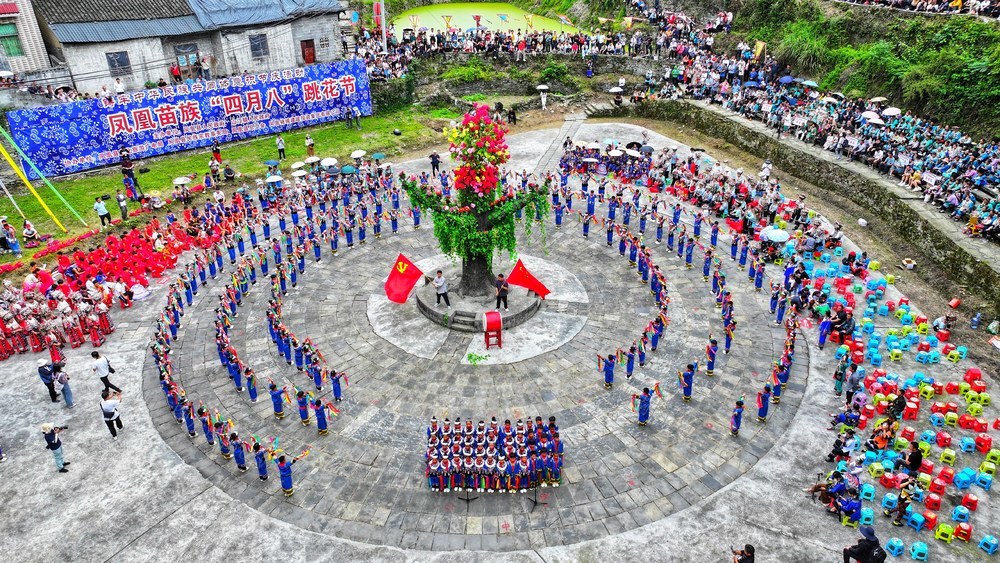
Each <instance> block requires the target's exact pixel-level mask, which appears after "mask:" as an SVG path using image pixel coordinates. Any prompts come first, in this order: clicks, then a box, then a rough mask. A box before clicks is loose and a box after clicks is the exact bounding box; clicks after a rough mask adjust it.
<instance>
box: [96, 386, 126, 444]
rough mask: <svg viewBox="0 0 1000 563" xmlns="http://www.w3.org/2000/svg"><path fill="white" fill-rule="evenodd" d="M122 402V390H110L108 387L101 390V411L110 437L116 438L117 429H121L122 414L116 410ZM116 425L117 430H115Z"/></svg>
mask: <svg viewBox="0 0 1000 563" xmlns="http://www.w3.org/2000/svg"><path fill="white" fill-rule="evenodd" d="M121 403H122V392H121V391H115V392H113V393H112V392H111V390H110V389H105V390H104V391H101V413H102V414H103V415H104V423H105V424H107V425H108V430H109V431H110V432H111V439H112V440H117V439H118V430H121V429H122V416H121V413H119V412H118V405H120V404H121ZM116 427H117V429H118V430H115V428H116Z"/></svg>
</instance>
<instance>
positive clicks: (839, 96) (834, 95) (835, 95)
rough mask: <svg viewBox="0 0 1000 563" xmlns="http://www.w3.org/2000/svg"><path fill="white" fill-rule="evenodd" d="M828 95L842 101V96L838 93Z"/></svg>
mask: <svg viewBox="0 0 1000 563" xmlns="http://www.w3.org/2000/svg"><path fill="white" fill-rule="evenodd" d="M830 95H831V96H833V97H834V98H837V99H838V100H843V99H844V95H843V94H841V93H840V92H834V93H832V94H830Z"/></svg>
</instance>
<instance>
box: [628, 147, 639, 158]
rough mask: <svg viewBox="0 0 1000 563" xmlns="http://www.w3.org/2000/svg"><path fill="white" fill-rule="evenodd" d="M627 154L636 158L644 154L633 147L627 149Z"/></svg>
mask: <svg viewBox="0 0 1000 563" xmlns="http://www.w3.org/2000/svg"><path fill="white" fill-rule="evenodd" d="M625 154H627V155H629V156H632V157H635V158H639V157H640V156H642V154H640V153H639V151H634V150H632V149H625Z"/></svg>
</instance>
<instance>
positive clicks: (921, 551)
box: [910, 541, 927, 561]
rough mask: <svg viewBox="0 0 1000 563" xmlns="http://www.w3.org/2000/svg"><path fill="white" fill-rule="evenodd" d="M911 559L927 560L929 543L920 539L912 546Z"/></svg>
mask: <svg viewBox="0 0 1000 563" xmlns="http://www.w3.org/2000/svg"><path fill="white" fill-rule="evenodd" d="M910 559H913V560H914V561H927V544H926V543H924V542H922V541H918V542H914V544H913V545H911V546H910Z"/></svg>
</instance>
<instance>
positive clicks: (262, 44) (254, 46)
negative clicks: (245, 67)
mask: <svg viewBox="0 0 1000 563" xmlns="http://www.w3.org/2000/svg"><path fill="white" fill-rule="evenodd" d="M270 54H271V51H270V50H269V49H268V48H267V35H264V34H263V33H261V34H258V35H251V36H250V56H251V57H253V58H255V59H263V58H265V57H267V56H268V55H270Z"/></svg>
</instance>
